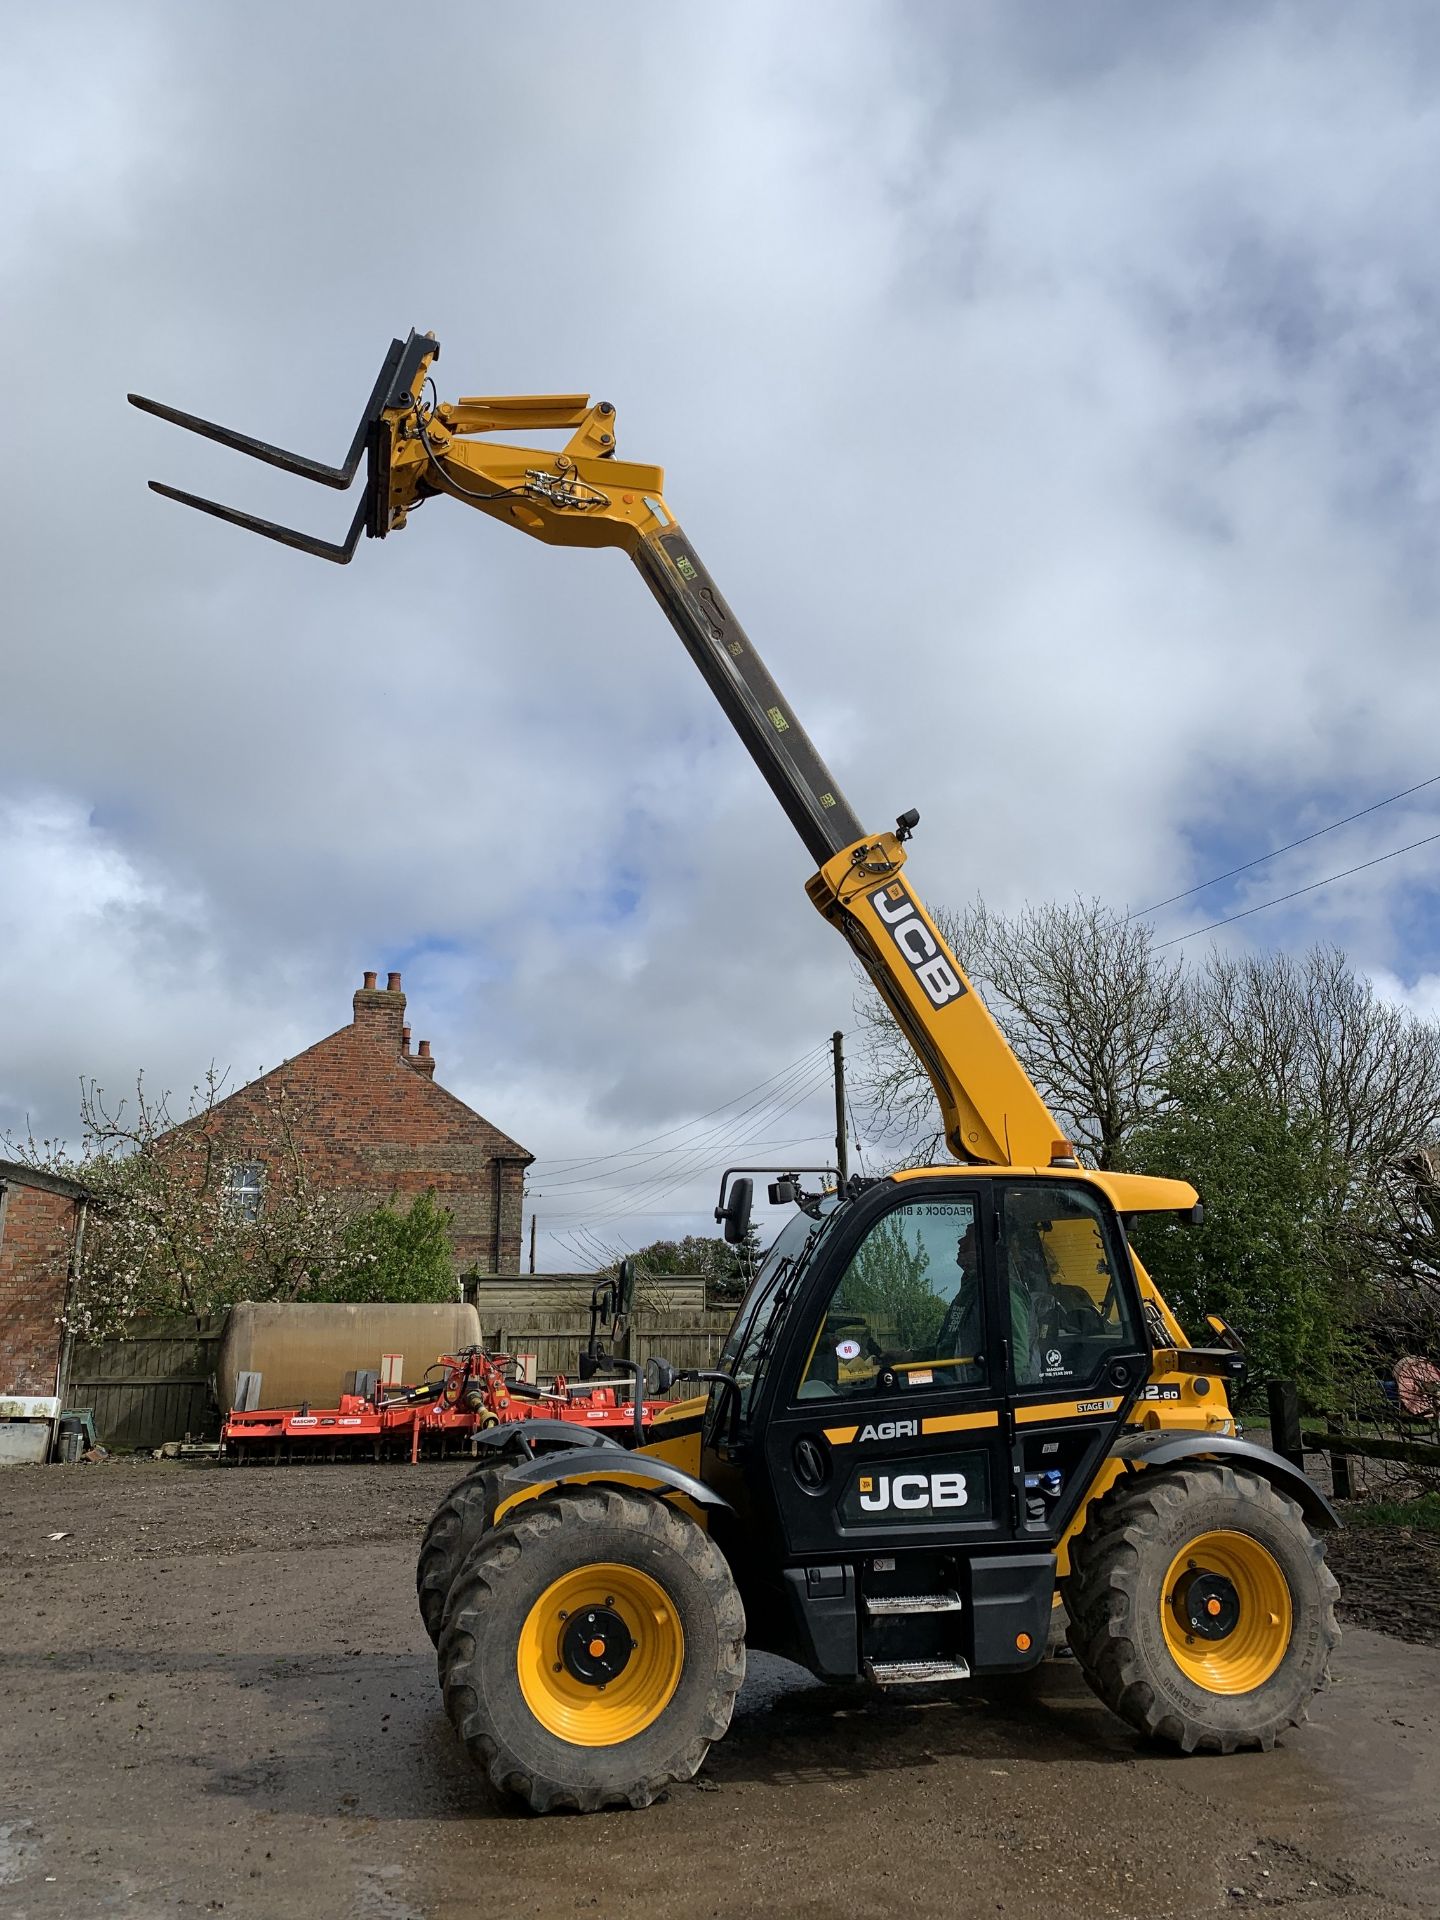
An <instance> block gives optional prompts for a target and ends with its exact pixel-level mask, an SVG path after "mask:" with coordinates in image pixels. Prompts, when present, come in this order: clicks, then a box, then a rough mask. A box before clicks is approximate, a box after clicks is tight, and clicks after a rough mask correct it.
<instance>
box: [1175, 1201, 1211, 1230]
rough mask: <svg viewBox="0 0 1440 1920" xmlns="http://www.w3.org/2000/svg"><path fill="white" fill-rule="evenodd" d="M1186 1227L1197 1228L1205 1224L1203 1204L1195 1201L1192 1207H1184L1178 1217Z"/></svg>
mask: <svg viewBox="0 0 1440 1920" xmlns="http://www.w3.org/2000/svg"><path fill="white" fill-rule="evenodd" d="M1180 1218H1181V1220H1182V1221H1183V1222H1184V1224H1185V1225H1186V1226H1187V1227H1199V1226H1203V1225H1204V1224H1205V1202H1204V1201H1203V1200H1197V1201H1196V1202H1195V1204H1194V1206H1193V1207H1186V1208H1184V1209H1183V1210H1182V1212H1181V1215H1180Z"/></svg>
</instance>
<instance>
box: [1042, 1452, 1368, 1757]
mask: <svg viewBox="0 0 1440 1920" xmlns="http://www.w3.org/2000/svg"><path fill="white" fill-rule="evenodd" d="M1076 1544H1077V1546H1078V1547H1079V1551H1078V1552H1077V1553H1076V1554H1075V1555H1074V1556H1073V1558H1072V1562H1071V1566H1072V1571H1071V1573H1070V1575H1069V1576H1068V1577H1067V1578H1066V1579H1065V1580H1064V1581H1063V1582H1062V1586H1061V1591H1062V1593H1063V1596H1064V1601H1065V1606H1066V1610H1067V1611H1068V1613H1069V1615H1070V1645H1071V1647H1072V1649H1073V1650H1074V1653H1075V1656H1076V1658H1077V1659H1078V1660H1079V1662H1080V1666H1081V1669H1082V1671H1083V1672H1084V1675H1085V1678H1086V1679H1087V1681H1088V1682H1089V1683H1090V1686H1091V1687H1092V1688H1093V1689H1094V1691H1095V1692H1096V1693H1097V1694H1098V1695H1099V1697H1100V1698H1101V1700H1103V1701H1104V1702H1105V1704H1106V1706H1107V1707H1109V1708H1110V1709H1111V1710H1112V1711H1113V1712H1115V1713H1117V1714H1119V1716H1120V1718H1121V1719H1122V1720H1127V1721H1128V1722H1129V1723H1130V1725H1131V1726H1133V1727H1136V1728H1138V1729H1139V1731H1140V1732H1141V1733H1144V1734H1147V1735H1149V1736H1150V1737H1151V1738H1153V1739H1157V1740H1163V1741H1165V1742H1167V1743H1168V1744H1170V1745H1172V1746H1175V1747H1178V1748H1179V1749H1180V1751H1181V1752H1182V1753H1195V1752H1207V1753H1234V1752H1235V1751H1237V1749H1239V1748H1242V1747H1262V1748H1269V1747H1273V1746H1274V1744H1275V1742H1276V1740H1277V1739H1278V1738H1279V1737H1280V1735H1281V1734H1282V1733H1284V1731H1285V1730H1286V1729H1287V1728H1288V1727H1292V1726H1297V1725H1298V1724H1299V1723H1300V1722H1301V1721H1303V1720H1304V1719H1305V1717H1306V1709H1307V1707H1308V1705H1309V1702H1310V1700H1311V1699H1312V1697H1313V1696H1314V1695H1315V1694H1316V1693H1317V1692H1319V1691H1320V1689H1321V1688H1322V1687H1324V1686H1326V1685H1327V1684H1328V1682H1329V1667H1330V1655H1331V1653H1332V1652H1333V1651H1334V1649H1335V1647H1336V1646H1337V1644H1338V1643H1339V1639H1340V1629H1339V1627H1338V1626H1337V1625H1336V1622H1335V1600H1336V1597H1337V1595H1338V1594H1339V1591H1340V1589H1339V1587H1338V1585H1337V1584H1336V1581H1335V1577H1334V1575H1333V1574H1332V1573H1331V1572H1330V1570H1329V1568H1328V1567H1327V1566H1326V1565H1325V1548H1324V1546H1323V1544H1322V1542H1321V1541H1320V1540H1319V1539H1318V1538H1317V1537H1316V1536H1315V1535H1314V1534H1312V1533H1311V1531H1310V1529H1309V1527H1308V1526H1307V1525H1306V1523H1305V1518H1304V1515H1303V1514H1302V1513H1301V1511H1300V1508H1299V1507H1298V1506H1297V1505H1296V1504H1295V1502H1294V1501H1293V1500H1290V1499H1287V1498H1286V1497H1285V1495H1283V1494H1282V1493H1279V1492H1278V1491H1277V1490H1276V1489H1275V1488H1274V1487H1273V1486H1272V1485H1271V1484H1270V1482H1269V1481H1268V1480H1265V1479H1263V1478H1261V1477H1260V1476H1259V1475H1258V1474H1253V1473H1246V1472H1240V1471H1236V1470H1235V1469H1233V1468H1230V1467H1224V1466H1209V1465H1206V1466H1196V1467H1191V1468H1186V1469H1183V1470H1178V1471H1175V1472H1169V1473H1166V1472H1157V1473H1142V1474H1140V1475H1138V1476H1137V1477H1135V1478H1127V1479H1122V1480H1120V1481H1119V1482H1118V1483H1117V1484H1116V1486H1115V1487H1114V1488H1113V1489H1112V1491H1111V1492H1109V1493H1108V1494H1106V1495H1105V1497H1104V1498H1103V1499H1102V1500H1100V1501H1098V1502H1097V1503H1096V1505H1095V1506H1094V1507H1093V1508H1092V1509H1091V1512H1090V1516H1089V1519H1088V1521H1087V1523H1086V1526H1085V1529H1084V1532H1083V1534H1082V1535H1081V1537H1080V1540H1079V1542H1077V1543H1076Z"/></svg>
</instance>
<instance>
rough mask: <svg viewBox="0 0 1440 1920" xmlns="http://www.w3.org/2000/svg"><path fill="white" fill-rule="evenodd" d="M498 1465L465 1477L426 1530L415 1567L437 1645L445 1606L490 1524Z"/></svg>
mask: <svg viewBox="0 0 1440 1920" xmlns="http://www.w3.org/2000/svg"><path fill="white" fill-rule="evenodd" d="M499 1465H500V1462H499V1461H498V1460H495V1461H487V1462H486V1464H485V1465H484V1466H483V1467H477V1468H475V1470H474V1471H473V1472H472V1473H468V1474H466V1476H465V1478H464V1479H463V1480H461V1481H458V1482H457V1483H456V1485H455V1486H453V1487H452V1488H451V1489H450V1491H449V1493H447V1494H446V1496H445V1498H444V1499H443V1500H442V1501H441V1502H440V1505H439V1506H438V1507H437V1508H436V1509H435V1513H434V1517H433V1518H432V1519H431V1522H430V1524H429V1526H428V1527H427V1528H426V1529H425V1538H424V1540H423V1541H422V1542H421V1545H420V1558H419V1560H418V1561H417V1563H416V1567H415V1594H416V1598H417V1599H418V1600H419V1602H420V1618H421V1619H422V1620H423V1621H424V1622H425V1631H426V1632H427V1633H428V1634H429V1636H430V1639H431V1642H432V1644H434V1645H436V1646H438V1645H439V1642H440V1629H441V1627H442V1626H443V1624H444V1621H445V1602H446V1601H447V1599H448V1598H449V1596H450V1586H451V1582H452V1581H453V1580H454V1578H455V1575H456V1574H457V1573H458V1572H459V1571H460V1568H461V1567H462V1565H463V1564H464V1562H465V1557H466V1555H467V1554H468V1553H469V1552H470V1550H471V1548H472V1547H473V1546H474V1545H475V1544H476V1542H477V1541H478V1540H479V1539H480V1537H481V1535H482V1534H483V1533H484V1531H485V1529H486V1527H488V1526H489V1524H490V1516H491V1513H492V1512H493V1510H494V1503H495V1499H496V1493H495V1478H496V1472H497V1469H498V1468H499Z"/></svg>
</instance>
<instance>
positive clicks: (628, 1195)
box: [546, 1089, 834, 1221]
mask: <svg viewBox="0 0 1440 1920" xmlns="http://www.w3.org/2000/svg"><path fill="white" fill-rule="evenodd" d="M814 1091H818V1089H814ZM817 1140H829V1141H832V1142H833V1140H834V1135H833V1134H829V1133H800V1134H791V1135H789V1136H787V1137H786V1138H783V1139H777V1138H776V1137H774V1136H773V1135H772V1136H771V1137H770V1138H768V1139H765V1140H748V1139H747V1140H729V1141H726V1142H725V1144H724V1147H723V1148H722V1149H716V1151H719V1152H723V1153H724V1154H725V1155H726V1156H727V1157H728V1156H729V1155H730V1154H732V1153H741V1154H744V1153H753V1154H759V1153H775V1154H778V1153H779V1152H780V1151H781V1150H782V1149H784V1150H787V1151H788V1150H789V1149H791V1148H793V1147H808V1146H813V1145H814V1143H815V1142H816V1141H817ZM714 1164H715V1157H714V1153H713V1152H707V1153H706V1155H705V1158H704V1161H703V1162H702V1167H703V1165H714ZM692 1170H693V1169H689V1168H687V1169H686V1170H684V1171H683V1173H682V1178H684V1179H688V1178H689V1177H690V1173H691V1171H692ZM672 1171H673V1170H672ZM666 1177H667V1176H666V1175H661V1176H659V1180H657V1178H656V1177H655V1176H652V1177H651V1178H650V1179H649V1180H647V1181H642V1182H641V1183H640V1184H638V1185H637V1186H634V1187H618V1188H617V1187H597V1188H595V1189H594V1192H595V1193H596V1194H597V1195H598V1196H599V1197H598V1198H597V1199H596V1200H595V1201H593V1202H589V1203H587V1202H586V1201H584V1199H583V1198H582V1197H580V1196H577V1195H574V1194H572V1195H571V1196H570V1205H571V1207H572V1209H574V1210H573V1211H572V1212H570V1213H553V1214H548V1215H547V1216H546V1218H547V1219H550V1220H561V1221H570V1220H593V1219H595V1218H597V1213H596V1209H597V1208H598V1207H600V1205H601V1204H602V1202H603V1203H604V1204H605V1206H606V1210H607V1212H608V1211H610V1210H611V1203H613V1202H617V1201H620V1200H626V1201H627V1202H628V1204H626V1205H625V1206H624V1207H623V1208H616V1209H615V1212H616V1217H617V1218H619V1217H620V1215H621V1214H622V1213H623V1214H626V1215H628V1214H631V1213H634V1212H636V1210H637V1209H636V1207H635V1205H634V1202H635V1200H636V1199H638V1198H644V1197H645V1196H647V1195H648V1194H649V1193H650V1190H651V1188H652V1187H654V1186H655V1185H657V1184H659V1181H661V1180H664V1179H665V1178H666ZM582 1207H583V1208H584V1209H585V1210H584V1211H581V1210H580V1209H581V1208H582Z"/></svg>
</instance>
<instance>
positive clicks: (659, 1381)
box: [645, 1354, 675, 1400]
mask: <svg viewBox="0 0 1440 1920" xmlns="http://www.w3.org/2000/svg"><path fill="white" fill-rule="evenodd" d="M674 1384H675V1369H674V1368H673V1367H672V1366H671V1364H670V1362H669V1361H668V1360H662V1359H660V1358H659V1356H658V1355H655V1354H652V1355H651V1357H650V1358H649V1359H648V1360H647V1361H646V1362H645V1392H646V1395H647V1397H648V1398H649V1399H651V1400H663V1399H664V1398H665V1396H666V1395H667V1394H668V1393H669V1391H670V1389H671V1388H672V1387H673V1386H674Z"/></svg>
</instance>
